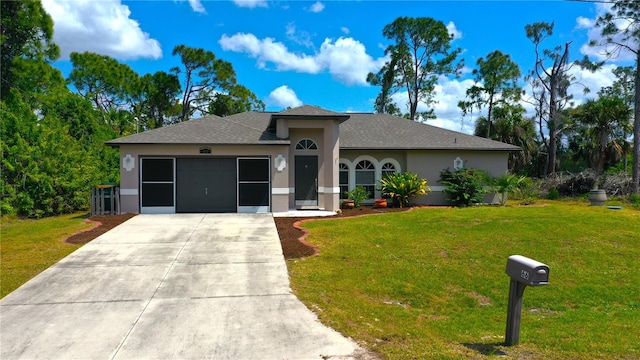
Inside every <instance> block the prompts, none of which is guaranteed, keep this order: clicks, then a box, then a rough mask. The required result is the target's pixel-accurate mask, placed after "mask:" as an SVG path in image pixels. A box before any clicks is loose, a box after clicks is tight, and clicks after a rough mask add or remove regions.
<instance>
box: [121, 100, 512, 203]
mask: <svg viewBox="0 0 640 360" xmlns="http://www.w3.org/2000/svg"><path fill="white" fill-rule="evenodd" d="M393 132H397V136H396V135H394V136H390V133H393ZM343 138H344V139H343ZM343 140H344V141H343ZM108 144H109V145H111V146H117V147H119V148H120V164H121V167H120V174H121V177H120V188H121V190H120V194H121V211H122V212H131V213H139V212H176V211H177V212H185V211H186V212H189V210H188V209H189V208H188V207H181V206H179V204H180V201H178V200H181V199H182V204H184V203H185V202H186V201H187V200H185V199H186V198H184V197H185V196H187V195H189V196H190V198H196V199H197V198H198V195H197V194H198V192H202V191H203V189H204V193H203V194H206V199H205V201H209V199H211V201H215V197H216V191H218V189H217V188H214V187H215V186H212V185H208V184H209V183H207V182H205V183H204V185H203V182H202V181H200V179H203V177H202V176H207V177H209V178H214V177H228V178H229V179H230V180H232V181H231V183H232V184H231V187H222V188H223V189H226V190H221V192H223V193H220V194H219V195H220V197H222V196H223V195H224V196H226V198H227V199H229V198H230V197H233V196H236V197H237V201H236V205H237V206H233V207H232V208H230V209H229V208H227V209H229V210H228V211H233V210H234V209H235V211H238V212H244V211H250V212H254V211H255V212H266V211H271V212H283V211H288V210H290V209H324V210H329V211H335V210H337V209H338V208H339V206H340V201H341V200H340V199H341V198H342V197H344V191H345V190H350V189H353V188H355V187H356V186H358V185H363V186H365V187H366V188H367V189H370V191H371V199H370V200H369V202H373V199H375V198H378V197H380V196H381V194H380V191H379V190H378V185H377V183H378V181H379V180H380V179H381V178H382V176H383V175H384V174H385V173H388V172H407V171H410V172H412V173H415V174H418V175H419V176H420V177H422V178H425V179H427V181H428V184H429V186H430V187H431V189H432V192H431V193H430V194H429V195H428V196H425V197H420V198H418V199H416V204H429V205H446V204H447V201H446V198H445V196H444V194H443V192H442V190H443V189H444V187H443V186H442V185H441V184H439V183H438V179H439V177H440V172H441V171H442V170H444V169H447V168H449V169H454V168H455V167H460V166H462V167H466V168H479V169H483V170H485V171H487V172H488V173H489V174H491V175H492V176H500V175H503V174H505V173H506V172H507V161H508V154H509V152H510V151H517V150H518V148H517V147H514V146H511V145H507V144H502V143H498V142H495V141H492V140H487V139H482V138H477V137H473V136H470V135H466V134H461V133H456V132H452V131H449V130H444V129H440V128H435V127H431V126H428V125H423V124H418V123H414V122H412V121H408V120H406V119H400V118H395V117H392V116H389V115H384V114H343V113H335V112H331V111H328V110H324V109H320V108H317V107H312V106H302V107H300V108H295V109H291V110H287V111H284V112H281V113H257V112H250V113H242V114H237V115H232V116H230V117H227V118H218V117H215V116H211V117H207V118H202V119H196V120H191V121H188V122H184V123H180V124H176V125H173V126H169V127H166V128H161V129H157V130H151V131H147V132H144V133H141V134H135V135H131V136H129V137H125V138H121V139H116V140H112V141H110V142H108ZM154 159H156V160H154ZM162 159H167V160H166V161H165V160H162ZM198 159H208V160H198ZM216 159H218V160H216ZM234 161H235V165H233V166H230V165H229V166H227V168H222V167H220V169H222V170H219V171H220V172H219V173H216V171H218V170H215V169H218V167H217V165H216V164H218V163H225V164H227V165H228V164H234ZM141 162H143V163H144V164H148V166H141ZM154 163H156V164H159V163H167V164H173V165H168V166H169V167H170V171H173V175H172V176H173V178H172V179H166V178H165V179H164V180H168V181H164V183H163V184H162V186H154V185H156V184H155V182H154V181H153V179H151V180H149V177H153V176H151V175H153V174H151V175H149V176H147V180H145V176H146V175H144V173H145V171H146V172H153V171H152V170H149V169H153V166H156V165H153V166H152V164H154ZM196 164H200V165H198V166H200V167H202V166H204V167H205V168H207V167H208V168H209V170H206V169H205V170H204V172H198V171H196V170H192V169H193V168H196ZM203 164H204V165H203ZM265 164H268V179H264V180H260V181H252V180H251V179H250V178H249V179H248V182H247V181H245V180H246V179H245V180H243V179H244V178H243V176H244V177H246V176H249V177H251V176H258V175H256V174H257V173H256V174H252V172H254V169H253V167H255V166H257V167H258V168H259V169H261V170H260V174H261V175H260V176H263V177H266V176H267V175H265V174H267V172H265V170H264V169H265ZM192 165H193V166H192ZM142 168H145V169H147V168H148V169H147V170H144V169H142ZM258 168H256V169H258ZM212 169H213V170H212ZM256 171H258V170H256ZM247 173H248V174H249V175H246V174H247ZM200 174H204V175H200ZM243 174H245V175H243ZM147 175H148V174H147ZM199 176H200V177H199ZM233 179H235V180H233ZM254 180H255V179H254ZM234 181H235V183H233V182H234ZM191 183H193V192H194V193H193V194H191V192H192V189H191ZM227 183H228V182H227ZM212 184H216V183H215V182H213V183H212ZM203 186H204V188H203ZM225 186H226V185H225ZM143 188H144V189H147V190H144V191H143ZM160 189H168V190H166V192H165V195H164V199H165V200H166V198H167V197H168V194H170V193H171V194H173V196H174V200H173V202H172V203H171V204H172V205H171V206H159V205H156V204H151V205H150V202H149V201H146V205H145V200H144V199H145V198H149V197H153V196H155V195H156V194H155V193H154V192H158V191H162V190H160ZM266 189H268V190H266ZM243 192H244V193H246V194H248V196H250V197H251V196H253V197H255V198H261V199H262V200H260V201H261V202H260V203H259V204H256V205H255V206H254V205H251V204H249V205H251V206H245V205H247V204H246V201H245V200H242V199H246V196H245V197H243ZM143 193H144V194H143ZM233 193H235V194H233ZM185 194H186V195H185ZM161 195H162V194H161ZM203 196H205V195H203ZM265 199H266V200H265ZM232 200H233V199H232ZM267 200H268V201H267ZM494 200H495V199H494V198H493V196H488V197H487V198H486V201H488V202H492V201H494ZM243 201H245V203H243ZM164 205H166V204H164ZM232 205H233V204H232ZM185 209H187V210H185ZM214 210H215V209H214ZM205 211H206V208H205Z"/></svg>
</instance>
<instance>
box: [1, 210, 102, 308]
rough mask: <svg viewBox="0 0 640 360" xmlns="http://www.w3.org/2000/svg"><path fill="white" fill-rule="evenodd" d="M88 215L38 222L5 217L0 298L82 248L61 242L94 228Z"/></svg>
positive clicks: (56, 217)
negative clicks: (74, 234)
mask: <svg viewBox="0 0 640 360" xmlns="http://www.w3.org/2000/svg"><path fill="white" fill-rule="evenodd" d="M86 218H87V214H85V213H76V214H69V215H62V216H54V217H49V218H44V219H39V220H24V219H16V218H7V217H3V218H2V222H1V225H0V236H1V239H0V260H1V261H0V263H1V265H0V298H2V297H5V296H6V295H7V294H9V293H10V292H12V291H13V290H15V289H17V288H18V287H19V286H20V285H22V284H24V283H25V282H27V281H28V280H29V279H31V278H33V277H34V276H36V275H38V274H39V273H41V272H42V271H44V270H45V269H47V268H48V267H50V266H51V265H53V264H55V263H56V262H58V261H59V260H60V259H62V258H63V257H65V256H67V255H68V254H70V253H71V252H73V251H74V250H76V249H77V248H79V247H80V245H70V244H66V243H64V242H62V240H63V239H64V238H66V237H67V236H69V235H71V234H73V233H75V232H76V231H78V230H81V229H86V228H88V227H91V224H87V223H85V222H84V219H86Z"/></svg>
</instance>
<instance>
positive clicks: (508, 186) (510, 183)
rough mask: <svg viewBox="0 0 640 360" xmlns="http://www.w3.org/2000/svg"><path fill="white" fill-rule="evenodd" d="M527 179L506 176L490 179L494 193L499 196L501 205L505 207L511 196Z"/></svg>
mask: <svg viewBox="0 0 640 360" xmlns="http://www.w3.org/2000/svg"><path fill="white" fill-rule="evenodd" d="M525 179H527V178H526V177H525V176H518V175H510V174H505V175H502V176H499V177H497V178H492V179H489V183H490V184H491V187H492V189H493V191H494V192H495V193H496V194H497V195H498V200H499V201H500V205H505V204H506V203H507V199H508V198H509V194H511V193H513V192H515V191H516V190H517V189H518V188H519V187H520V186H521V185H520V184H522V183H524V182H525Z"/></svg>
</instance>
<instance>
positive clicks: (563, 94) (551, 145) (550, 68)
mask: <svg viewBox="0 0 640 360" xmlns="http://www.w3.org/2000/svg"><path fill="white" fill-rule="evenodd" d="M553 27H554V24H553V23H546V22H539V23H534V24H528V25H526V26H525V31H526V35H527V38H529V40H531V42H532V43H533V44H534V49H535V54H536V62H535V66H534V69H533V70H532V71H531V73H530V74H529V76H528V77H527V78H528V80H529V81H530V83H531V85H532V88H533V97H534V99H535V101H534V104H535V105H536V112H537V114H536V117H537V120H538V131H539V133H540V137H541V138H542V140H543V141H544V143H545V147H546V148H547V153H548V157H547V165H546V170H545V173H546V174H553V173H555V171H556V162H557V151H558V146H559V141H558V138H559V135H560V132H562V131H563V130H564V129H565V125H566V124H563V122H562V120H563V119H562V110H563V109H564V107H565V106H566V105H567V103H568V102H569V101H570V100H571V99H572V95H571V94H569V93H568V88H569V86H570V85H572V84H573V83H575V81H576V79H575V77H573V76H571V75H570V74H569V72H570V70H571V68H572V67H573V66H574V65H578V63H576V62H574V63H572V62H569V46H570V45H571V42H566V43H564V44H563V45H558V46H556V47H554V48H553V49H541V48H540V47H541V44H542V42H543V41H544V40H546V39H547V38H548V37H549V36H551V35H553ZM582 64H583V65H584V66H586V65H587V64H589V63H588V61H586V60H583V63H582ZM591 68H592V69H593V67H591ZM585 92H588V89H587V88H585ZM545 128H546V130H547V132H548V135H546V136H545V132H544V130H545Z"/></svg>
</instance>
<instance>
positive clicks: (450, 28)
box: [447, 21, 462, 40]
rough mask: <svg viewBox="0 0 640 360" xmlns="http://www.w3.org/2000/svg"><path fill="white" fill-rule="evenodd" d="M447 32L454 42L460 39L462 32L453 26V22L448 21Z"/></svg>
mask: <svg viewBox="0 0 640 360" xmlns="http://www.w3.org/2000/svg"><path fill="white" fill-rule="evenodd" d="M447 30H448V31H449V34H451V35H452V36H453V39H454V40H455V39H460V38H462V31H460V30H458V29H457V28H456V24H454V23H453V21H449V23H448V24H447Z"/></svg>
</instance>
